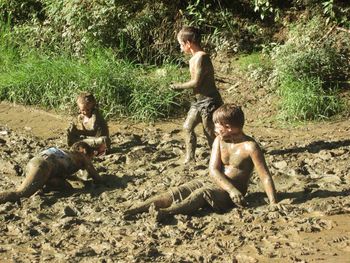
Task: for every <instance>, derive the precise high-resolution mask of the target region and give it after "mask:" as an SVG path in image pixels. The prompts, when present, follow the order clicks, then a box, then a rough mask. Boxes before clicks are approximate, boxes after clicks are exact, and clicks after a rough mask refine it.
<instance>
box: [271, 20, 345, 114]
mask: <svg viewBox="0 0 350 263" xmlns="http://www.w3.org/2000/svg"><path fill="white" fill-rule="evenodd" d="M327 31H328V29H327V28H326V27H325V26H324V23H322V20H321V19H320V18H319V17H316V18H314V19H313V20H311V21H309V23H306V24H304V23H302V24H297V25H296V26H294V27H293V28H291V30H290V33H289V34H290V35H289V39H288V40H287V41H286V43H285V44H284V45H280V46H276V47H275V48H274V50H273V52H272V58H273V60H274V67H275V68H274V71H275V72H274V76H276V83H277V85H278V89H279V94H280V96H281V100H282V102H281V109H282V112H283V113H282V115H283V117H284V118H285V119H290V120H296V119H298V120H307V119H319V118H325V117H328V116H330V115H332V114H335V113H337V112H339V111H340V110H341V109H342V107H341V104H342V103H341V102H340V100H339V97H338V96H336V95H335V90H336V89H337V87H338V81H342V80H344V79H345V78H346V76H347V74H348V69H349V64H348V61H347V59H348V58H347V57H346V56H344V54H342V53H341V52H339V51H338V50H337V49H336V48H335V47H334V43H333V38H325V37H324V36H325V35H326V32H327Z"/></svg>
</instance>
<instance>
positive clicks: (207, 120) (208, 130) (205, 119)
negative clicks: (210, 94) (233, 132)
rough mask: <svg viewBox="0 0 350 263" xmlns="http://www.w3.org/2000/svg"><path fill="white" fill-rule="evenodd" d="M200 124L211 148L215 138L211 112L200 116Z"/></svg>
mask: <svg viewBox="0 0 350 263" xmlns="http://www.w3.org/2000/svg"><path fill="white" fill-rule="evenodd" d="M202 124H203V131H204V134H205V136H206V137H207V140H208V144H209V147H210V148H211V146H212V145H213V142H214V139H215V129H214V122H213V119H212V114H209V115H205V116H202Z"/></svg>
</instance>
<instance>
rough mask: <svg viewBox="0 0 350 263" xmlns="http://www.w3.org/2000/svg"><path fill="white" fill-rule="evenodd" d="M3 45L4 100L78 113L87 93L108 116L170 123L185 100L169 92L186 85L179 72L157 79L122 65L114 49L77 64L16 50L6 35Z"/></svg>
mask: <svg viewBox="0 0 350 263" xmlns="http://www.w3.org/2000/svg"><path fill="white" fill-rule="evenodd" d="M3 31H4V30H3ZM3 34H4V32H3ZM0 41H1V42H0V50H1V61H0V62H1V63H0V100H8V101H11V102H18V103H21V104H26V105H39V106H42V107H45V108H55V109H60V110H64V111H68V112H72V110H73V109H75V98H76V95H77V94H78V93H79V92H80V91H83V90H87V91H91V92H93V93H94V94H95V95H96V97H97V99H98V101H99V104H100V108H101V109H102V111H103V113H104V115H105V116H107V117H110V118H113V117H121V116H131V117H132V118H133V119H138V120H154V119H157V118H159V117H167V116H169V114H171V113H173V111H172V109H173V108H174V107H176V106H177V105H178V103H180V100H181V98H180V97H179V96H178V95H179V94H178V93H176V92H175V91H172V90H170V89H168V88H167V87H168V86H169V84H170V82H172V81H179V80H180V79H181V74H180V71H179V70H178V69H177V68H176V67H175V66H170V65H166V66H163V67H162V68H161V70H160V71H161V72H163V74H157V70H156V69H152V68H149V69H146V68H145V67H141V66H139V65H135V64H133V63H130V62H127V61H123V60H119V59H116V58H115V55H114V53H113V52H112V51H111V50H110V49H105V48H98V49H96V48H95V49H90V50H89V51H88V52H87V53H86V54H85V56H84V57H82V58H76V57H72V56H69V55H65V54H61V55H56V56H52V55H45V54H44V53H39V51H35V50H34V51H33V50H27V49H26V48H25V47H20V48H19V47H18V48H13V47H11V45H8V44H7V43H6V42H7V41H8V39H7V38H6V36H4V35H0ZM158 71H159V69H158Z"/></svg>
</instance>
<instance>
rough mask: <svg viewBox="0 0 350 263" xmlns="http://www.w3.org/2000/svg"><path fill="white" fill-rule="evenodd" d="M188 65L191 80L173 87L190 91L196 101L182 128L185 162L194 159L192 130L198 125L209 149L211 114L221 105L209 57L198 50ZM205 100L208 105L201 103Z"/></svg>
mask: <svg viewBox="0 0 350 263" xmlns="http://www.w3.org/2000/svg"><path fill="white" fill-rule="evenodd" d="M189 64H190V74H191V80H190V81H188V82H185V83H182V84H175V85H174V86H173V88H174V89H192V90H193V94H194V95H195V99H196V102H194V103H193V104H192V106H191V108H190V110H189V112H188V114H187V118H186V120H185V123H184V126H183V129H184V131H185V146H186V157H185V162H189V161H192V160H194V159H195V149H196V141H197V140H196V134H195V132H194V129H195V128H196V126H197V125H198V124H199V123H202V125H203V130H204V134H205V136H206V137H207V140H208V144H209V146H210V147H211V145H212V143H213V140H214V138H215V134H214V124H213V122H212V118H211V117H212V113H213V112H214V111H215V110H216V109H217V108H218V107H219V106H220V105H221V104H222V98H221V96H220V93H219V92H218V90H217V88H216V85H215V79H214V67H213V64H212V62H211V60H210V57H209V55H208V54H207V53H205V52H204V51H202V50H198V51H197V52H194V53H193V57H192V58H191V59H190V62H189ZM206 100H209V103H202V102H203V101H206ZM201 104H202V105H201Z"/></svg>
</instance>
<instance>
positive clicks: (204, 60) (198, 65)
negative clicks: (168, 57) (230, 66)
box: [189, 51, 221, 100]
mask: <svg viewBox="0 0 350 263" xmlns="http://www.w3.org/2000/svg"><path fill="white" fill-rule="evenodd" d="M189 63H190V74H191V79H192V80H196V86H195V87H194V89H193V92H194V94H195V95H196V98H197V100H202V99H205V98H214V99H217V98H221V97H220V94H219V92H218V90H217V88H216V85H215V78H214V67H213V64H212V62H211V59H210V56H209V55H208V54H207V53H205V52H204V51H198V52H197V53H195V55H194V56H193V57H192V58H191V59H190V61H189Z"/></svg>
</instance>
